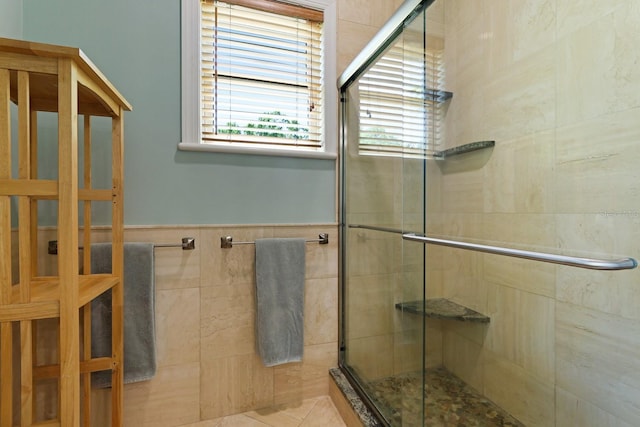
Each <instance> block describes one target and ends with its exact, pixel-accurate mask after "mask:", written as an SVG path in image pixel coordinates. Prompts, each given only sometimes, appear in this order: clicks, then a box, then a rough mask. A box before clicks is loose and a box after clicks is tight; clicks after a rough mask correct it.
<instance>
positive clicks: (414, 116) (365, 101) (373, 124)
mask: <svg viewBox="0 0 640 427" xmlns="http://www.w3.org/2000/svg"><path fill="white" fill-rule="evenodd" d="M442 56H443V52H442V50H424V48H423V46H421V45H420V46H411V45H405V44H402V43H398V44H396V45H393V46H391V47H390V48H389V49H388V50H387V51H386V52H385V53H384V54H383V55H382V56H381V57H380V58H378V60H377V61H376V62H375V63H374V64H373V65H372V66H371V67H370V68H369V69H368V70H367V71H366V72H365V74H363V76H362V77H361V78H360V80H359V82H358V93H359V95H360V143H359V152H360V154H369V155H398V156H400V155H402V156H420V157H423V156H429V155H432V154H433V153H434V152H436V151H438V146H439V145H440V140H441V123H442V120H443V114H444V113H443V104H442V102H443V98H444V97H445V96H446V95H445V92H442V91H440V90H438V88H441V87H442V86H443V80H444V70H443V65H442V63H443V60H442Z"/></svg>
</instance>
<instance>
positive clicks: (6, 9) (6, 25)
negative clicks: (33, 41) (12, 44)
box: [0, 0, 22, 39]
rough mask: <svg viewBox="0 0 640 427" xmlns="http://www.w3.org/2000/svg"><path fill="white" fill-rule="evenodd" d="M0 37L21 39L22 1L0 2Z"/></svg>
mask: <svg viewBox="0 0 640 427" xmlns="http://www.w3.org/2000/svg"><path fill="white" fill-rule="evenodd" d="M0 37H7V38H11V39H19V38H21V37H22V0H0Z"/></svg>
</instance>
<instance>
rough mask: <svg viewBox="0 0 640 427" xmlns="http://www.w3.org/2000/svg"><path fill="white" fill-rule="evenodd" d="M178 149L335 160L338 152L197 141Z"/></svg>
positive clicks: (183, 144)
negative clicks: (201, 142)
mask: <svg viewBox="0 0 640 427" xmlns="http://www.w3.org/2000/svg"><path fill="white" fill-rule="evenodd" d="M178 149H179V150H182V151H207V152H211V153H231V154H253V155H257V156H279V157H301V158H307V159H325V160H335V159H336V158H337V154H336V153H329V152H326V151H308V150H307V151H303V150H292V149H286V148H283V149H279V148H264V147H246V146H232V145H228V146H226V145H215V144H200V143H197V142H195V143H194V142H181V143H180V144H178Z"/></svg>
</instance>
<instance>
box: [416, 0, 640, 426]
mask: <svg viewBox="0 0 640 427" xmlns="http://www.w3.org/2000/svg"><path fill="white" fill-rule="evenodd" d="M638 22H640V7H639V6H638V4H637V2H635V1H633V0H618V1H613V2H599V1H595V0H589V1H584V2H561V1H553V0H527V1H522V2H507V3H505V4H502V3H501V4H500V5H498V4H497V3H496V2H493V1H490V0H481V1H474V2H468V1H465V0H451V1H447V2H446V3H445V34H446V36H445V55H446V76H447V77H446V78H447V89H448V90H450V91H452V92H454V97H453V99H452V100H451V103H450V106H449V109H448V112H447V116H446V134H447V145H448V146H450V147H452V146H456V145H461V144H464V143H468V142H472V141H478V140H485V139H490V140H495V141H496V146H495V148H494V149H493V150H492V151H491V152H490V157H489V159H488V161H486V163H485V164H484V165H482V163H481V162H478V161H474V158H475V160H477V158H476V157H477V156H480V154H475V155H469V156H468V157H467V159H465V160H464V161H461V164H458V165H457V167H456V169H455V170H454V171H453V172H451V171H449V172H448V171H447V170H445V169H443V168H432V170H431V171H430V172H429V174H430V175H429V176H430V177H431V178H432V179H431V180H430V181H429V187H428V189H427V192H428V194H427V199H428V200H432V203H429V204H428V207H429V212H428V214H427V219H428V223H429V227H430V229H431V231H432V232H433V233H442V234H444V235H447V236H451V237H456V238H461V239H468V240H479V241H481V242H485V243H489V244H499V245H504V246H511V247H519V248H527V249H532V250H543V251H549V252H570V254H573V255H578V256H590V257H603V258H609V257H616V256H621V255H625V256H633V257H636V258H638V256H639V255H640V253H639V251H638V248H639V246H638V241H639V239H638V237H639V236H638V231H637V230H638V229H639V228H638V225H640V224H639V223H640V197H639V195H640V169H639V168H638V167H637V164H638V162H639V161H640V152H639V150H640V148H639V147H640V145H639V144H638V140H639V136H640V125H639V123H640V120H639V119H640V116H639V114H640V113H639V108H638V107H640V87H639V82H640V75H639V73H640V71H638V70H639V68H638V67H637V62H638V61H639V60H640V51H639V50H638V49H637V46H638V44H639V43H640V33H638V31H637V23H638ZM634 64H635V65H634ZM474 156H475V157H474ZM465 162H466V163H465ZM465 164H466V167H465ZM478 165H481V167H478ZM442 257H443V259H444V262H442V263H441V264H437V263H435V262H432V261H431V260H429V263H430V267H429V268H437V269H439V270H441V272H440V273H439V274H440V276H441V277H442V292H443V294H444V295H445V296H447V297H450V298H452V299H454V300H456V301H458V302H460V303H463V304H465V305H468V306H470V307H472V308H475V309H478V310H479V311H481V312H483V313H486V314H488V315H489V316H491V323H490V325H489V326H488V328H487V329H486V330H485V331H481V330H480V331H471V330H469V329H468V328H466V327H465V326H464V325H457V326H452V325H446V326H443V342H444V363H445V365H446V366H447V367H448V368H449V369H451V370H452V371H453V372H455V373H456V374H458V375H460V376H461V377H462V378H463V379H465V380H466V381H467V382H469V383H470V384H472V385H473V386H474V387H476V388H477V389H478V390H480V391H482V392H484V394H485V395H486V396H488V397H489V398H490V399H492V400H494V401H495V402H497V403H498V404H500V405H501V406H502V407H504V408H505V409H507V410H508V411H509V412H511V413H512V414H513V415H515V416H516V417H518V418H519V419H520V420H521V421H523V422H524V423H525V424H526V425H528V426H550V425H559V426H560V425H562V426H569V425H581V426H582V425H584V426H596V425H597V426H602V425H611V426H613V425H615V426H629V425H638V424H640V405H638V402H640V376H638V375H636V372H637V371H638V366H636V365H637V363H638V362H637V359H638V354H640V333H639V328H640V314H639V313H640V312H639V311H638V306H639V303H640V287H638V283H640V272H639V271H638V270H633V271H622V272H596V271H592V270H582V269H576V268H571V267H564V266H555V265H551V264H540V263H536V262H532V261H526V260H518V259H509V258H503V257H499V256H495V255H486V254H485V255H480V254H475V255H471V254H462V253H460V251H455V250H452V249H447V250H443V251H442ZM431 266H433V267H431Z"/></svg>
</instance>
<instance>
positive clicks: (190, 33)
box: [178, 0, 338, 159]
mask: <svg viewBox="0 0 640 427" xmlns="http://www.w3.org/2000/svg"><path fill="white" fill-rule="evenodd" d="M290 3H292V4H296V5H299V6H304V7H310V8H313V9H318V10H322V11H323V13H324V23H323V45H322V48H323V55H324V56H323V101H322V105H323V108H324V117H323V121H324V123H323V132H322V137H323V150H322V151H320V150H315V149H292V148H276V147H267V146H264V147H262V146H256V147H253V146H252V147H246V146H233V145H232V144H226V145H222V144H215V143H203V142H202V138H201V134H200V132H201V130H200V129H201V127H200V120H201V115H200V0H182V18H181V23H182V78H181V80H182V140H181V142H180V143H179V144H178V149H180V150H187V151H211V152H219V153H241V154H242V153H243V154H256V155H266V156H284V157H306V158H316V159H335V158H337V146H338V144H337V138H338V114H337V105H338V89H337V84H336V81H337V76H336V54H337V48H336V32H337V5H336V0H296V1H292V2H290Z"/></svg>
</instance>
